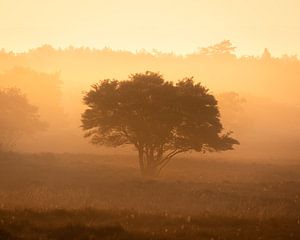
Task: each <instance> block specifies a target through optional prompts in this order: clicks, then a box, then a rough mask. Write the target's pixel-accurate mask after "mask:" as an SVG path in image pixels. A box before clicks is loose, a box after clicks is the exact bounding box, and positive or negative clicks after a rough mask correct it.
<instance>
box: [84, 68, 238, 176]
mask: <svg viewBox="0 0 300 240" xmlns="http://www.w3.org/2000/svg"><path fill="white" fill-rule="evenodd" d="M83 100H84V103H85V104H86V105H87V106H88V109H86V110H85V112H84V113H83V114H82V128H83V130H84V131H86V134H85V136H86V137H91V142H92V143H94V144H100V145H106V146H113V147H117V146H121V145H123V144H132V145H134V147H135V148H136V149H137V151H138V156H139V166H140V170H141V173H142V175H148V176H155V175H158V174H159V173H160V171H161V170H162V168H163V167H165V166H166V165H167V163H168V162H169V161H170V160H171V158H172V157H174V156H175V155H177V154H179V153H183V152H187V151H190V150H195V151H198V152H206V151H225V150H229V149H233V145H234V144H238V141H237V140H235V139H233V138H232V137H230V134H231V133H230V132H228V133H224V134H221V132H222V130H223V129H222V124H221V122H220V115H219V111H218V107H217V101H216V99H215V98H214V96H213V95H211V94H210V93H209V90H208V89H207V88H205V87H203V86H202V85H201V84H200V83H194V81H193V78H185V79H183V80H181V81H179V82H178V83H176V84H173V83H172V82H167V81H165V80H164V79H163V77H162V76H161V75H160V74H158V73H154V72H149V71H147V72H146V73H137V74H133V75H130V76H129V80H125V81H118V80H109V79H106V80H103V81H100V82H99V83H97V84H95V85H92V89H91V90H90V91H89V92H87V93H86V94H85V96H84V98H83Z"/></svg>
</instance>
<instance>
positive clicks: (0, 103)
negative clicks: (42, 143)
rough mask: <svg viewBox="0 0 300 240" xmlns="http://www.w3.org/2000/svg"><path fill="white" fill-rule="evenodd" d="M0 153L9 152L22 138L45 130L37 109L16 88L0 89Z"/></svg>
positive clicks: (44, 124)
mask: <svg viewBox="0 0 300 240" xmlns="http://www.w3.org/2000/svg"><path fill="white" fill-rule="evenodd" d="M0 113H1V114H0V152H1V151H10V150H12V148H13V147H14V145H15V144H16V142H17V141H18V139H20V138H21V137H22V136H24V135H30V134H34V133H36V132H39V131H43V130H45V129H46V128H47V124H46V123H45V122H43V121H41V120H40V116H39V112H38V108H37V107H35V106H33V105H31V104H30V103H29V102H28V100H27V97H26V96H25V95H24V94H23V93H22V92H21V91H20V90H19V89H17V88H3V89H1V88H0Z"/></svg>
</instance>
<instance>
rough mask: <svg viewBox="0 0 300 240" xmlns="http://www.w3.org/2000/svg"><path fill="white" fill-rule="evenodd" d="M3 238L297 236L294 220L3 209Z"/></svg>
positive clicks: (298, 230)
mask: <svg viewBox="0 0 300 240" xmlns="http://www.w3.org/2000/svg"><path fill="white" fill-rule="evenodd" d="M0 214H1V220H0V221H1V223H0V239H24V240H25V239H61V240H66V239H77V240H78V239H82V240H83V239H87V240H88V239H208V240H212V239H215V240H217V239H231V240H232V239H273V240H274V239H299V236H300V225H299V222H297V220H296V219H289V218H277V219H269V220H264V221H259V220H258V219H250V218H248V219H245V218H229V217H223V216H194V217H183V216H182V217H179V216H176V217H174V216H166V215H158V214H155V215H153V214H140V213H136V212H132V211H112V210H111V211H108V210H106V211H103V210H102V211H100V210H95V209H85V210H73V211H66V210H51V211H39V212H38V211H29V210H15V211H1V212H0Z"/></svg>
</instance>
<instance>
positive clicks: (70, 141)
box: [0, 41, 300, 161]
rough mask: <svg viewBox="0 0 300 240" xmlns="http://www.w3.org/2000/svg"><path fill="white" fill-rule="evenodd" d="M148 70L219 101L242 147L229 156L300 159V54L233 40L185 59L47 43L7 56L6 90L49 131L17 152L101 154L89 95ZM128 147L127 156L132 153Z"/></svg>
mask: <svg viewBox="0 0 300 240" xmlns="http://www.w3.org/2000/svg"><path fill="white" fill-rule="evenodd" d="M146 70H150V71H156V72H160V73H162V74H163V76H164V77H165V79H166V80H169V81H174V82H175V81H177V80H179V79H182V78H184V77H190V76H193V77H194V79H195V81H200V82H201V83H203V85H204V86H206V87H208V88H209V89H210V90H211V92H212V93H213V94H214V95H215V96H216V97H217V99H218V101H219V107H220V112H221V120H222V123H223V124H224V127H225V129H226V130H232V131H233V132H234V136H236V138H237V139H239V141H240V143H241V145H240V146H238V147H237V148H236V151H234V152H228V153H222V157H224V158H227V157H229V158H231V159H232V158H236V159H245V160H249V159H250V160H254V159H257V160H268V161H269V160H276V161H281V160H282V161H287V160H296V159H297V158H299V156H300V148H299V145H300V140H299V139H300V126H299V124H298V117H299V116H300V99H299V96H298V94H299V93H298V92H299V89H300V79H299V78H300V60H299V59H298V58H297V56H287V55H286V56H282V57H280V58H275V57H272V55H271V53H270V51H268V50H267V49H265V50H264V51H262V55H261V56H236V54H235V48H234V47H233V46H232V45H231V43H230V42H229V41H224V42H221V43H219V44H216V45H214V46H210V47H206V48H199V50H198V51H196V52H195V53H192V54H189V55H185V56H181V55H175V54H173V53H163V52H159V51H156V50H153V52H147V51H143V50H141V51H138V52H136V53H132V52H129V51H116V50H112V49H109V48H104V49H102V50H97V49H90V48H74V47H69V48H66V49H55V48H53V47H51V46H50V45H44V46H41V47H38V48H36V49H31V50H29V51H27V52H24V53H13V52H7V51H5V50H4V49H3V50H2V51H0V87H1V88H8V87H16V88H19V89H20V90H21V91H22V93H24V94H25V95H26V96H27V98H28V101H29V102H30V103H31V104H32V105H34V106H37V107H38V109H39V114H40V116H41V119H42V120H43V121H46V122H47V124H48V128H47V130H46V131H43V132H40V133H38V134H35V135H32V136H31V135H28V136H24V137H23V138H22V139H21V140H20V141H19V142H18V144H17V146H16V150H18V151H27V152H73V153H78V152H93V153H109V152H112V151H115V150H111V149H106V148H103V147H101V148H98V147H95V146H92V145H90V144H89V143H88V140H87V139H84V138H83V133H82V130H81V129H80V125H81V123H80V115H81V113H82V112H83V110H84V106H83V104H82V96H83V92H84V91H88V90H89V88H90V85H92V84H94V83H96V82H98V81H99V80H102V79H106V78H110V79H112V78H115V79H119V80H122V79H127V77H128V75H129V74H131V73H136V72H144V71H146ZM131 150H132V149H131V148H129V149H127V148H123V149H122V150H121V152H120V153H130V152H131Z"/></svg>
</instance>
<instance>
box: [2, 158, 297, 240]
mask: <svg viewBox="0 0 300 240" xmlns="http://www.w3.org/2000/svg"><path fill="white" fill-rule="evenodd" d="M299 197H300V164H296V163H293V164H292V163H285V164H284V163H281V164H267V163H257V162H256V163H250V162H247V163H245V162H243V163H242V162H229V161H221V160H218V161H217V160H198V159H196V158H192V157H190V158H178V159H175V160H174V161H173V162H172V163H171V164H170V166H169V168H168V169H166V171H165V172H164V173H163V175H162V176H161V178H159V179H155V180H154V179H142V178H141V177H140V176H139V172H138V169H137V168H136V158H135V156H130V155H124V156H118V155H115V156H108V155H107V156H105V155H102V156H101V155H99V156H98V155H73V154H59V155H58V154H56V155H55V154H2V155H1V158H0V204H1V211H0V239H1V240H2V239H210V240H211V239H300V202H299V201H300V199H299Z"/></svg>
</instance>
